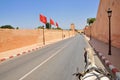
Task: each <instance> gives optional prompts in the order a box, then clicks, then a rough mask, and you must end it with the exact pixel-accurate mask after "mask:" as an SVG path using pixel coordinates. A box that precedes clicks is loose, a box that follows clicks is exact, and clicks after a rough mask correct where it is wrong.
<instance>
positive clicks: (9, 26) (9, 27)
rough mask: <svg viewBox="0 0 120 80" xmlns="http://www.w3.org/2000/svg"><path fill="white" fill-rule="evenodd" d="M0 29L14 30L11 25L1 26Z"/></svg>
mask: <svg viewBox="0 0 120 80" xmlns="http://www.w3.org/2000/svg"><path fill="white" fill-rule="evenodd" d="M0 28H2V29H14V27H12V26H11V25H4V26H1V27H0Z"/></svg>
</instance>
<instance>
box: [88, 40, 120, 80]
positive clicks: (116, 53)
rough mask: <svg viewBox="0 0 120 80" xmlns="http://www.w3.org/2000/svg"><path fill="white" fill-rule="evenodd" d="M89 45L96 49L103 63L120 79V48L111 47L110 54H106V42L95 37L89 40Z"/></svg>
mask: <svg viewBox="0 0 120 80" xmlns="http://www.w3.org/2000/svg"><path fill="white" fill-rule="evenodd" d="M89 43H90V44H91V46H92V47H93V48H94V49H95V50H96V51H97V53H98V55H99V57H100V58H101V60H102V61H103V63H104V65H106V67H108V69H109V70H110V71H111V72H112V73H113V75H115V76H116V78H117V79H118V80H120V71H119V70H120V62H119V61H120V59H119V58H120V49H119V48H115V47H113V46H112V47H111V53H112V55H108V44H107V43H104V42H102V41H100V40H97V39H95V38H91V40H89Z"/></svg>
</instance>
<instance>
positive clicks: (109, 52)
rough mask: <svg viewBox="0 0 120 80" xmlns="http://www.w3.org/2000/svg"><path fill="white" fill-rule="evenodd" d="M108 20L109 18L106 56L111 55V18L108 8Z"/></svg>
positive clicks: (110, 11)
mask: <svg viewBox="0 0 120 80" xmlns="http://www.w3.org/2000/svg"><path fill="white" fill-rule="evenodd" d="M107 13H108V18H109V51H108V55H111V16H112V10H110V8H108V11H107Z"/></svg>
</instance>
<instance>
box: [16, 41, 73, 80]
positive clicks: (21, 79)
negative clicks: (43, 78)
mask: <svg viewBox="0 0 120 80" xmlns="http://www.w3.org/2000/svg"><path fill="white" fill-rule="evenodd" d="M70 42H72V41H70ZM70 42H69V43H70ZM69 43H68V44H69ZM68 44H67V45H65V46H63V47H62V48H61V49H59V50H58V51H56V52H55V53H54V54H53V55H51V56H50V57H49V58H47V59H46V60H45V61H43V62H42V63H40V64H39V65H38V66H36V67H35V68H33V69H32V70H31V71H30V72H28V73H26V74H25V75H24V76H23V77H21V78H20V79H18V80H23V79H24V78H26V77H27V76H28V75H30V74H31V73H32V72H34V71H35V70H36V69H38V68H39V67H41V66H42V65H43V64H45V63H46V62H48V61H49V60H50V59H51V58H53V57H54V56H56V55H57V54H58V53H59V52H60V51H62V50H63V49H64V48H65V47H67V46H68Z"/></svg>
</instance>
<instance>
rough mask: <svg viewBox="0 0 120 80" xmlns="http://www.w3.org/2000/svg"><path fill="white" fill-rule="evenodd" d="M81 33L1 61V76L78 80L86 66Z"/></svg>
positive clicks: (7, 78)
mask: <svg viewBox="0 0 120 80" xmlns="http://www.w3.org/2000/svg"><path fill="white" fill-rule="evenodd" d="M86 46H87V44H86V42H85V40H84V38H83V36H81V35H77V36H75V37H72V38H69V39H66V40H63V41H59V42H57V43H55V44H51V45H49V46H46V47H44V48H42V49H39V50H37V51H34V52H32V53H30V54H26V55H22V56H19V57H16V58H13V59H9V60H7V61H5V62H3V63H1V64H0V80H75V77H73V76H72V74H73V73H74V72H76V68H77V67H78V68H79V71H83V70H84V57H83V53H84V49H83V48H84V47H86Z"/></svg>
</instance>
